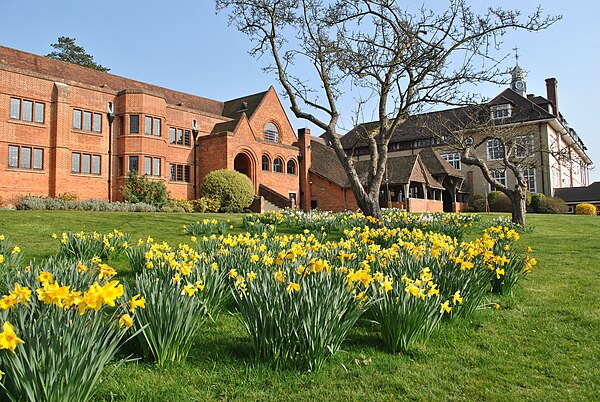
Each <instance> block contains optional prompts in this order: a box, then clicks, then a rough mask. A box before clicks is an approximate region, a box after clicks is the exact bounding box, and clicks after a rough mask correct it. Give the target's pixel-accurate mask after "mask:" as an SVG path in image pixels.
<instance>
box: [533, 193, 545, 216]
mask: <svg viewBox="0 0 600 402" xmlns="http://www.w3.org/2000/svg"><path fill="white" fill-rule="evenodd" d="M545 199H546V196H545V195H544V194H542V193H534V194H531V202H530V203H529V210H530V212H537V213H540V212H542V211H541V209H542V204H543V203H544V200H545Z"/></svg>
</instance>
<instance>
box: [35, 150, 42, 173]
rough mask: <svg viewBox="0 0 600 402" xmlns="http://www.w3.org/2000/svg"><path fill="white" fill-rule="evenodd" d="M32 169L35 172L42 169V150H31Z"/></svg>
mask: <svg viewBox="0 0 600 402" xmlns="http://www.w3.org/2000/svg"><path fill="white" fill-rule="evenodd" d="M33 168H34V169H35V170H42V169H44V150H43V149H39V148H33Z"/></svg>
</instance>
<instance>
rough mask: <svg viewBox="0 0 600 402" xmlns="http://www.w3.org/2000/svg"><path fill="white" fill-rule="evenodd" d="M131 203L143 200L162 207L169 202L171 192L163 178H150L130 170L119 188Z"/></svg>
mask: <svg viewBox="0 0 600 402" xmlns="http://www.w3.org/2000/svg"><path fill="white" fill-rule="evenodd" d="M119 191H120V192H121V194H123V197H124V199H125V201H127V202H129V203H133V204H135V203H138V202H143V203H145V204H150V205H153V206H155V207H156V208H161V207H162V206H163V205H165V204H167V203H168V202H169V192H168V191H167V187H166V186H165V183H164V181H163V180H159V181H155V180H150V179H149V178H148V177H146V176H141V175H138V174H137V173H136V172H129V174H128V175H127V177H126V178H125V184H123V185H122V186H121V188H120V190H119Z"/></svg>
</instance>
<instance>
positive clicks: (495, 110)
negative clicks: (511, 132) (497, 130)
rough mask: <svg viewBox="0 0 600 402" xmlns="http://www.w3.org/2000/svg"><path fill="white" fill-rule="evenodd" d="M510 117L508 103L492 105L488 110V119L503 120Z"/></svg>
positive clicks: (510, 108)
mask: <svg viewBox="0 0 600 402" xmlns="http://www.w3.org/2000/svg"><path fill="white" fill-rule="evenodd" d="M510 116H512V106H511V105H510V103H503V104H501V105H494V106H492V107H491V108H490V118H491V119H492V120H498V119H505V118H507V117H510Z"/></svg>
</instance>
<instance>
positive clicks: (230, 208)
mask: <svg viewBox="0 0 600 402" xmlns="http://www.w3.org/2000/svg"><path fill="white" fill-rule="evenodd" d="M202 195H203V197H204V198H210V199H214V200H217V201H219V204H220V206H221V208H220V210H221V212H241V211H243V210H244V209H246V208H248V207H249V206H250V204H252V200H253V199H254V186H253V185H252V181H251V180H250V178H248V176H246V175H245V174H242V173H240V172H236V171H234V170H227V169H222V170H215V171H214V172H210V173H209V174H207V175H206V177H205V178H204V182H203V183H202Z"/></svg>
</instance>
